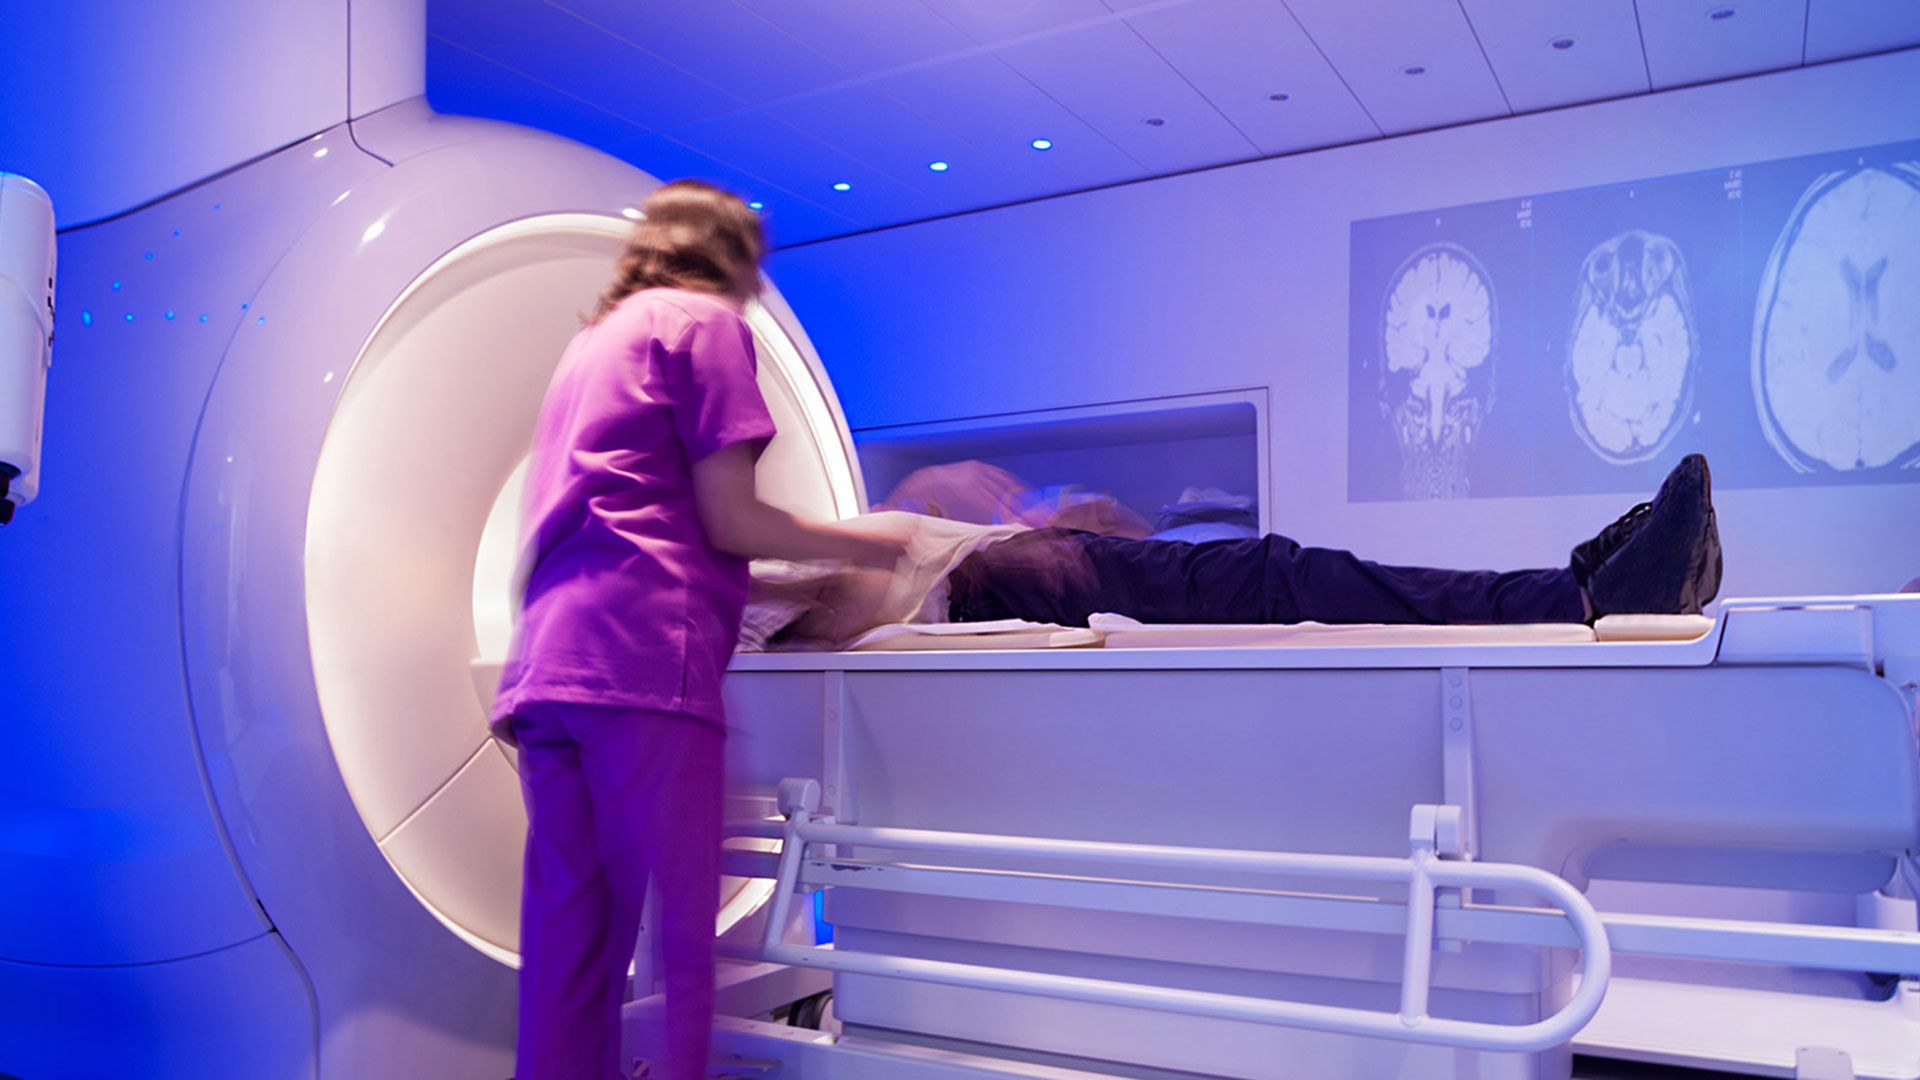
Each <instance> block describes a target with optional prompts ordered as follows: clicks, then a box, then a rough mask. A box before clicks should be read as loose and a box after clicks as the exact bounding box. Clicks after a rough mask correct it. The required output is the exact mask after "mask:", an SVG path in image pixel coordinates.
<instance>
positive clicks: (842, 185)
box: [833, 180, 853, 191]
mask: <svg viewBox="0 0 1920 1080" xmlns="http://www.w3.org/2000/svg"><path fill="white" fill-rule="evenodd" d="M833 190H835V191H852V190H853V185H852V184H849V183H847V182H846V181H845V180H842V181H840V182H839V183H837V184H835V185H833Z"/></svg>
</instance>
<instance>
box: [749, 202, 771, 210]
mask: <svg viewBox="0 0 1920 1080" xmlns="http://www.w3.org/2000/svg"><path fill="white" fill-rule="evenodd" d="M766 208H767V204H766V203H763V202H750V203H748V204H747V209H749V210H765V209H766Z"/></svg>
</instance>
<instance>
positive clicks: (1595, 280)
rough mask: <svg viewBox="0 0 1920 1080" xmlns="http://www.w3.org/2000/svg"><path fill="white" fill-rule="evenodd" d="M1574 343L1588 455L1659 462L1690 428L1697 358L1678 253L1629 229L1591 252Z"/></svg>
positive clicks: (1572, 368)
mask: <svg viewBox="0 0 1920 1080" xmlns="http://www.w3.org/2000/svg"><path fill="white" fill-rule="evenodd" d="M1567 340H1568V345H1567V398H1568V405H1569V406H1570V411H1571V413H1572V420H1573V427H1574V430H1575V431H1576V432H1578V433H1579V435H1580V438H1581V440H1582V441H1584V442H1585V443H1586V444H1587V447H1588V449H1590V450H1592V451H1593V452H1594V453H1595V454H1597V455H1598V456H1599V457H1600V458H1601V459H1602V460H1604V461H1607V462H1610V463H1612V464H1616V465H1625V464H1629V463H1631V462H1635V461H1645V460H1646V459H1648V458H1650V457H1652V456H1654V455H1655V454H1657V453H1659V452H1660V451H1661V449H1662V448H1664V447H1665V446H1666V445H1667V443H1668V442H1669V441H1671V440H1672V439H1673V436H1674V434H1675V432H1677V431H1679V430H1680V428H1681V426H1682V424H1683V423H1684V422H1685V419H1686V415H1687V410H1688V407H1689V406H1690V405H1691V402H1692V397H1693V370H1694V361H1695V358H1696V355H1697V353H1698V348H1697V342H1698V335H1697V334H1696V333H1695V330H1694V322H1693V310H1692V303H1691V301H1690V300H1689V299H1688V290H1687V271H1686V260H1685V259H1683V258H1682V257H1681V254H1680V248H1679V246H1678V245H1676V244H1675V243H1674V242H1673V241H1672V240H1671V239H1669V238H1667V237H1665V236H1660V235H1657V234H1655V233H1650V232H1645V231H1643V230H1640V229H1631V230H1628V231H1627V232H1623V233H1621V234H1619V235H1618V236H1615V237H1613V238H1612V239H1611V240H1608V241H1606V242H1605V243H1603V244H1600V245H1599V246H1597V247H1595V248H1594V249H1593V250H1592V251H1591V252H1589V253H1588V254H1587V257H1586V260H1585V261H1584V262H1583V263H1582V265H1581V267H1580V287H1579V294H1578V298H1577V300H1576V302H1575V305H1574V317H1573V330H1572V332H1571V333H1570V334H1569V335H1568V338H1567Z"/></svg>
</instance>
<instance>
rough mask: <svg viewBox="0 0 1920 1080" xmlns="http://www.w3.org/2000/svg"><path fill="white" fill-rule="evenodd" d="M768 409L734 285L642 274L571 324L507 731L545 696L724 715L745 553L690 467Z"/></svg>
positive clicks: (551, 394) (536, 485)
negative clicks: (699, 286)
mask: <svg viewBox="0 0 1920 1080" xmlns="http://www.w3.org/2000/svg"><path fill="white" fill-rule="evenodd" d="M773 433H774V429H773V418H772V417H771V416H770V415H768V413H767V406H766V402H765V401H763V400H762V399H761V397H760V389H759V387H758V385H757V384H756V383H755V381H754V353H753V335H752V333H751V332H750V331H748V329H747V324H746V322H745V321H744V320H743V319H742V318H741V317H740V314H739V312H738V311H737V310H736V309H735V308H734V307H733V306H732V305H731V304H730V303H729V302H728V301H727V300H726V299H724V298H722V297H719V296H715V295H713V294H710V293H702V292H694V291H691V290H686V289H643V290H641V291H640V292H637V293H634V294H632V295H630V296H628V297H627V298H626V299H624V300H622V301H621V302H620V305H619V306H618V307H616V308H615V309H614V310H613V311H611V312H609V313H608V314H607V315H606V317H604V318H602V319H601V320H600V321H599V322H598V323H595V324H593V325H591V326H588V327H585V328H584V329H582V330H581V331H580V333H579V334H577V335H576V336H575V337H574V339H573V341H572V343H570V344H569V345H568V346H567V351H566V354H565V355H564V356H562V357H561V360H560V366H559V368H558V370H556V371H555V372H554V376H553V382H552V384H551V385H550V386H549V387H548V388H547V397H546V401H545V403H544V404H542V405H541V407H540V421H539V424H538V426H537V427H536V428H535V430H534V436H533V450H532V454H531V456H530V458H529V460H528V466H527V495H526V504H525V511H524V517H523V518H522V522H521V544H522V555H521V562H522V565H523V566H528V565H530V566H531V571H530V573H529V574H528V577H527V583H526V591H525V596H524V600H523V603H522V607H521V616H520V624H519V628H518V631H517V632H516V634H515V637H514V647H513V651H512V654H511V655H510V657H509V658H508V660H507V663H506V667H505V669H504V670H503V671H502V672H501V677H500V691H499V694H498V695H497V696H496V697H495V699H494V706H493V718H494V731H495V733H496V734H499V735H501V736H502V737H504V738H506V739H508V740H509V741H511V739H512V732H511V727H512V725H511V724H510V723H508V722H507V721H508V720H509V718H510V717H511V716H512V715H513V713H514V711H515V710H516V709H519V708H520V707H521V706H523V705H526V704H530V703H533V702H569V703H574V704H584V705H608V706H616V707H622V708H633V709H655V710H660V711H666V712H678V713H685V714H688V715H691V716H694V717H698V718H699V719H702V720H706V721H709V722H712V723H715V724H724V722H725V718H724V713H723V711H722V708H721V704H720V678H721V676H722V674H724V673H725V671H726V668H727V663H728V661H729V660H730V659H731V658H732V656H733V647H734V642H735V640H736V638H737V637H738V636H739V633H740V612H741V609H742V607H743V606H744V605H745V603H746V595H747V563H746V560H744V559H740V558H736V557H735V556H732V555H727V554H725V553H723V552H720V551H716V550H715V549H714V548H713V547H712V546H711V545H709V544H708V543H707V540H706V535H705V533H704V532H703V531H702V530H701V527H700V519H699V517H698V516H697V515H696V514H695V512H694V506H693V476H692V471H691V466H692V465H693V463H694V462H696V461H699V460H700V459H701V458H704V457H706V456H707V455H709V454H711V453H714V452H715V451H717V450H720V449H721V448H723V447H726V446H731V445H733V444H734V443H739V442H758V443H762V444H764V443H765V441H766V440H767V439H770V438H772V437H773Z"/></svg>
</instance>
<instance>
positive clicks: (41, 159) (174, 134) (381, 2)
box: [0, 0, 426, 229]
mask: <svg viewBox="0 0 1920 1080" xmlns="http://www.w3.org/2000/svg"><path fill="white" fill-rule="evenodd" d="M350 9H351V10H350ZM350 25H351V28H352V35H351V37H352V42H353V54H354V55H353V61H354V66H355V67H356V68H357V70H355V71H354V72H353V76H352V80H351V110H352V115H354V116H360V115H364V114H365V113H367V112H370V111H372V110H373V109H376V108H379V107H381V106H384V105H389V104H392V103H393V102H395V101H400V100H403V99H405V98H409V97H415V96H418V95H419V94H421V93H423V92H424V90H425V54H426V0H351V2H349V0H273V2H272V3H266V4H262V3H256V2H253V0H165V2H159V3H156V2H150V0H148V2H135V0H97V2H96V0H88V2H82V3H25V2H23V3H10V4H8V5H6V25H5V27H4V28H3V29H0V102H4V103H5V108H6V118H5V122H4V123H0V170H5V171H7V172H16V173H20V174H22V175H24V176H29V177H32V178H33V179H34V180H36V181H38V182H39V184H40V185H41V186H42V187H44V188H46V189H47V191H48V193H49V194H51V195H52V196H53V206H54V211H55V213H56V214H57V215H58V219H59V224H60V227H61V228H63V229H65V228H69V227H71V226H74V225H80V224H85V223H87V222H90V221H98V220H100V219H101V218H105V217H109V216H111V215H113V214H118V213H122V212H124V211H127V210H130V209H132V208H134V207H136V206H139V205H142V204H145V203H148V202H151V201H152V200H154V199H157V198H159V197H160V196H162V195H166V194H168V193H171V192H174V191H178V190H180V189H181V188H183V187H186V186H187V185H189V184H192V183H195V182H197V181H200V180H203V179H205V178H207V177H209V176H212V175H214V174H215V173H219V172H222V171H224V170H227V169H230V168H233V167H234V166H236V165H239V164H242V163H243V162H247V161H250V160H252V159H254V158H257V157H259V156H261V155H262V154H266V153H269V152H271V151H273V150H277V149H279V148H281V147H283V146H286V145H288V144H290V143H293V142H296V141H298V140H300V139H302V138H305V137H307V136H309V135H312V134H314V133H315V132H318V131H322V130H325V129H326V128H329V127H332V126H334V125H335V124H338V123H340V122H342V121H344V120H346V119H347V118H348V115H349V71H348V67H349V56H348V53H349V48H348V42H349V26H350Z"/></svg>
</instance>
